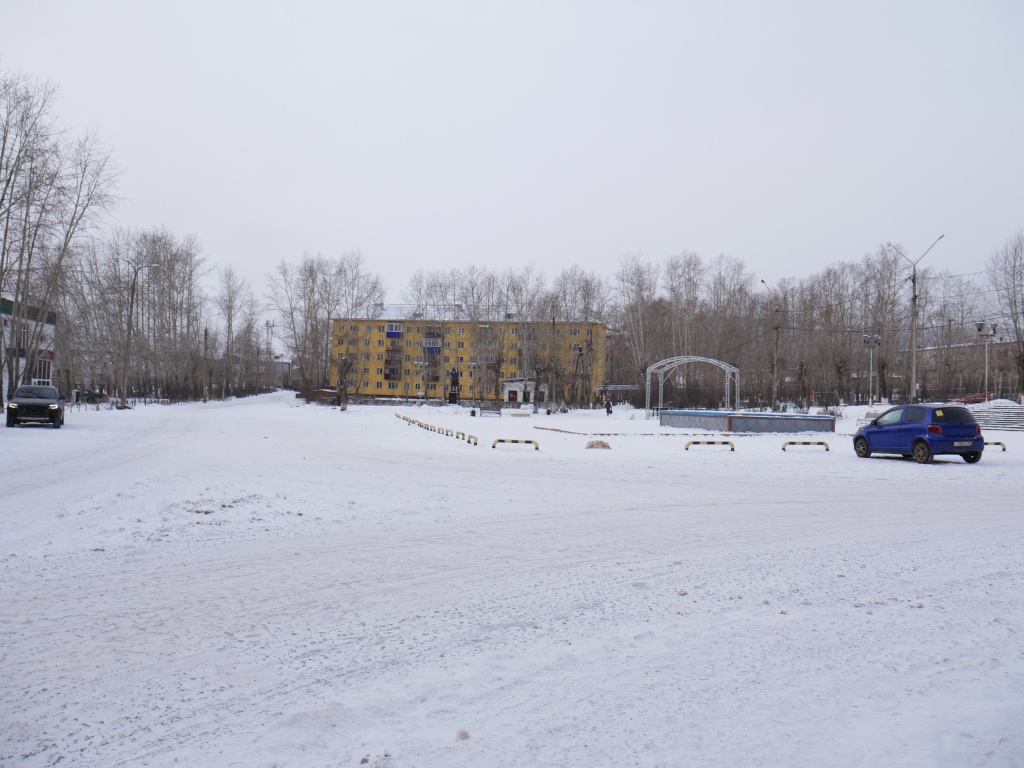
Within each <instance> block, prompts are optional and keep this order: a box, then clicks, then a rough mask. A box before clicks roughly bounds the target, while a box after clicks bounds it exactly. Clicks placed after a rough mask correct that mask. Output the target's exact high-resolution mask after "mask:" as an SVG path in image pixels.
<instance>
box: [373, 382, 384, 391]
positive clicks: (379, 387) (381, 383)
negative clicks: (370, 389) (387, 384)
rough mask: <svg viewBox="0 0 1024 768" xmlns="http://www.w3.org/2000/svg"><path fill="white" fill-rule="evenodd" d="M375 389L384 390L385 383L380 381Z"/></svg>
mask: <svg viewBox="0 0 1024 768" xmlns="http://www.w3.org/2000/svg"><path fill="white" fill-rule="evenodd" d="M375 388H376V389H384V382H383V381H378V382H377V384H376V387H375Z"/></svg>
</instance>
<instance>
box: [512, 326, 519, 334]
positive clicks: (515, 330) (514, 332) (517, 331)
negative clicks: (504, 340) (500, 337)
mask: <svg viewBox="0 0 1024 768" xmlns="http://www.w3.org/2000/svg"><path fill="white" fill-rule="evenodd" d="M518 333H519V329H518V328H516V327H515V326H514V325H513V326H512V335H513V336H515V335H517V334H518Z"/></svg>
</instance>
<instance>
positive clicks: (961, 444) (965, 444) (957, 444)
mask: <svg viewBox="0 0 1024 768" xmlns="http://www.w3.org/2000/svg"><path fill="white" fill-rule="evenodd" d="M953 447H954V448H970V447H971V441H970V440H955V441H953Z"/></svg>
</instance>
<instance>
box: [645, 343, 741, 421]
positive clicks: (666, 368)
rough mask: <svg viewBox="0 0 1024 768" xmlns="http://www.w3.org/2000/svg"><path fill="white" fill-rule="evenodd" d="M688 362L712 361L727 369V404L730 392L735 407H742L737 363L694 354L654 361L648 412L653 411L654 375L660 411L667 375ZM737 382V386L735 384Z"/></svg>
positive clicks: (648, 392) (649, 388)
mask: <svg viewBox="0 0 1024 768" xmlns="http://www.w3.org/2000/svg"><path fill="white" fill-rule="evenodd" d="M687 363H710V364H711V365H715V366H718V367H719V368H721V369H722V370H723V371H725V406H726V408H728V407H729V400H730V397H729V396H730V394H732V395H733V398H732V400H733V402H734V406H733V407H734V408H737V409H738V408H739V407H740V369H739V368H737V367H736V366H735V365H729V364H728V363H723V362H722V361H721V360H713V359H711V358H710V357H694V356H692V355H682V356H680V357H669V358H666V359H664V360H661V361H659V362H657V363H654V364H653V365H651V366H648V368H647V376H646V377H645V378H646V379H647V383H646V386H647V412H648V415H650V412H651V387H652V386H653V380H654V376H655V375H657V377H658V410H659V411H660V410H661V409H662V408H663V407H664V403H665V377H666V376H668V375H670V374H671V373H672V372H673V371H675V369H676V368H678V367H679V366H681V365H686V364H687ZM733 382H735V386H733Z"/></svg>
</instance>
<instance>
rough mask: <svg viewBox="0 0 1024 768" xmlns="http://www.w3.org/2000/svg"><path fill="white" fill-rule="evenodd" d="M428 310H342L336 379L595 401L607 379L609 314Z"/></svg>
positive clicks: (471, 397)
mask: <svg viewBox="0 0 1024 768" xmlns="http://www.w3.org/2000/svg"><path fill="white" fill-rule="evenodd" d="M426 314H428V313H420V312H413V311H411V310H410V309H409V308H408V307H404V308H403V307H387V308H385V307H381V308H379V311H378V313H377V315H378V316H377V317H372V318H367V317H361V318H354V317H348V318H337V319H335V320H333V336H334V338H333V348H332V363H333V365H332V371H331V385H332V386H333V387H335V388H338V387H339V386H340V382H342V381H344V386H345V387H346V389H347V391H348V394H349V395H352V396H357V397H358V396H369V397H391V398H396V399H422V400H433V401H445V402H468V401H474V402H491V403H495V402H503V403H537V404H545V405H547V404H549V403H551V402H555V403H563V402H564V403H576V404H588V403H591V402H593V401H594V400H595V399H596V398H597V390H598V388H599V387H600V386H601V385H603V384H604V383H605V370H606V344H607V328H606V327H605V325H604V324H603V323H598V322H565V321H549V322H538V321H524V320H520V319H517V318H515V317H513V316H511V315H505V316H504V317H502V318H501V319H490V318H475V319H473V318H469V317H466V316H464V315H463V314H462V313H461V312H459V311H458V310H456V311H454V312H451V313H450V314H451V315H454V318H453V319H429V318H428V317H426V316H425V315H426Z"/></svg>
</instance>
